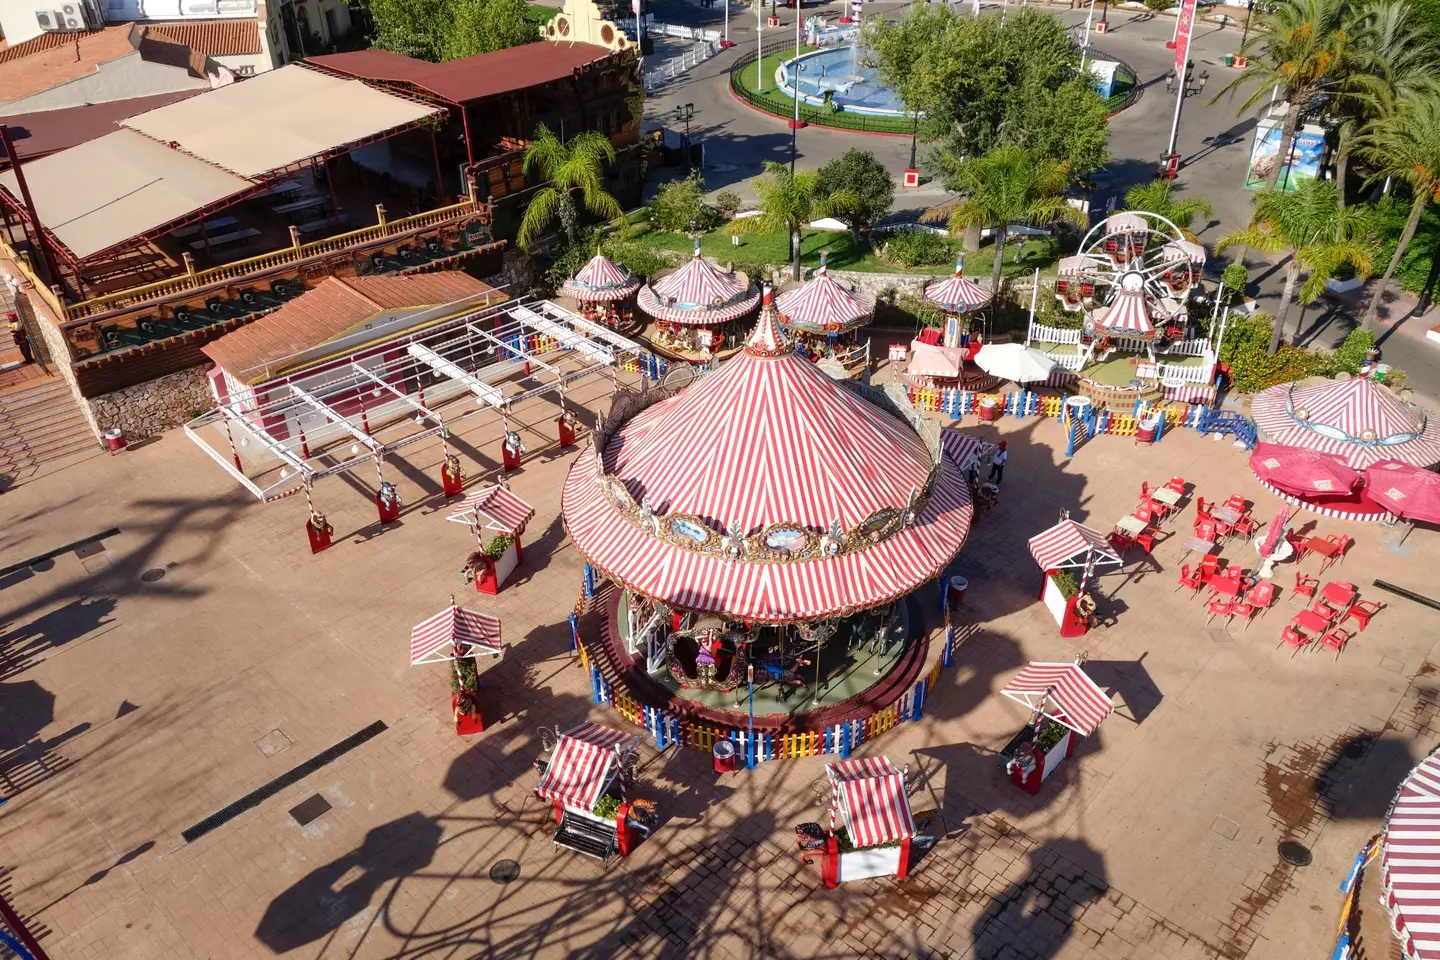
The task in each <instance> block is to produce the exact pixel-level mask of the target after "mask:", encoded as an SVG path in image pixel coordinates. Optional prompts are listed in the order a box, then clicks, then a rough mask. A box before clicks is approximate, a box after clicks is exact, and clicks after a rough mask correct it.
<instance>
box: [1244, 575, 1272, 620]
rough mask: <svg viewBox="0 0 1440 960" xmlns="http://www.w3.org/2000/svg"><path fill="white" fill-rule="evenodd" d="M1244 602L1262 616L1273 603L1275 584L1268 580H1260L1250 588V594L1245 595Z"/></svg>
mask: <svg viewBox="0 0 1440 960" xmlns="http://www.w3.org/2000/svg"><path fill="white" fill-rule="evenodd" d="M1245 602H1246V603H1248V604H1250V606H1252V607H1254V608H1255V609H1257V610H1259V611H1260V615H1261V616H1264V615H1265V611H1267V610H1269V609H1270V605H1271V604H1272V603H1274V602H1275V584H1273V583H1271V582H1270V581H1269V580H1261V581H1260V582H1259V583H1257V584H1255V586H1253V587H1251V588H1250V592H1249V593H1248V594H1246V595H1245Z"/></svg>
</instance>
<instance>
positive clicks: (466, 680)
mask: <svg viewBox="0 0 1440 960" xmlns="http://www.w3.org/2000/svg"><path fill="white" fill-rule="evenodd" d="M454 662H455V665H456V666H457V667H458V668H459V670H458V672H457V671H456V670H455V669H453V668H452V669H451V671H450V692H451V693H459V692H460V689H461V686H462V684H463V686H464V689H466V690H474V689H476V686H475V685H476V683H477V682H478V681H477V674H476V672H475V658H474V657H465V658H463V659H460V660H456V661H454Z"/></svg>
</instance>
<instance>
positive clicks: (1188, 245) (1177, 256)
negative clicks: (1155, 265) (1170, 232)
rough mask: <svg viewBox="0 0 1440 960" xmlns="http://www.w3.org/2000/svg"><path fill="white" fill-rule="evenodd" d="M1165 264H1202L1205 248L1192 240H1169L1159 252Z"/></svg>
mask: <svg viewBox="0 0 1440 960" xmlns="http://www.w3.org/2000/svg"><path fill="white" fill-rule="evenodd" d="M1160 256H1161V258H1162V259H1163V260H1164V261H1165V262H1166V263H1185V262H1187V261H1188V262H1190V263H1204V262H1205V248H1204V247H1202V246H1201V245H1200V244H1198V243H1196V242H1195V241H1193V240H1171V241H1170V242H1169V243H1167V244H1165V246H1164V247H1163V248H1162V249H1161V251H1160Z"/></svg>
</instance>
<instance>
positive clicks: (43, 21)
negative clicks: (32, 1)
mask: <svg viewBox="0 0 1440 960" xmlns="http://www.w3.org/2000/svg"><path fill="white" fill-rule="evenodd" d="M56 6H57V4H56V3H55V2H54V0H48V2H46V4H45V7H44V9H37V10H36V11H35V22H36V23H38V24H39V25H40V29H41V30H44V31H46V32H49V33H54V32H59V31H66V30H88V29H90V24H89V23H87V22H86V20H85V16H86V14H85V8H84V6H83V5H82V3H81V0H69V2H63V0H62V2H61V3H59V4H58V6H59V8H60V9H58V10H57V9H55V7H56Z"/></svg>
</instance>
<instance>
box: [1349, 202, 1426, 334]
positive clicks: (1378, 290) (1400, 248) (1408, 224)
mask: <svg viewBox="0 0 1440 960" xmlns="http://www.w3.org/2000/svg"><path fill="white" fill-rule="evenodd" d="M1425 196H1426V195H1425V194H1423V193H1420V192H1418V191H1417V192H1416V196H1415V199H1414V200H1412V201H1411V202H1410V216H1409V218H1408V219H1407V220H1406V221H1405V229H1404V230H1401V231H1400V240H1399V242H1398V243H1396V244H1395V254H1394V255H1393V256H1392V257H1391V258H1390V264H1389V266H1387V267H1386V268H1385V275H1384V276H1383V277H1381V278H1380V282H1379V283H1377V284H1376V285H1375V292H1374V293H1372V294H1371V295H1370V305H1369V306H1368V307H1366V308H1365V322H1366V323H1367V324H1369V323H1373V322H1374V320H1375V311H1377V310H1379V309H1380V300H1381V298H1382V297H1384V296H1385V290H1386V288H1388V287H1389V286H1390V278H1391V277H1393V276H1394V275H1395V268H1396V267H1398V266H1400V258H1401V257H1403V256H1405V251H1406V250H1407V249H1408V248H1409V246H1410V241H1411V240H1412V239H1414V237H1415V230H1416V228H1417V227H1419V226H1420V217H1421V216H1422V215H1423V214H1424V213H1425V208H1426V207H1427V206H1429V201H1428V200H1426V199H1425Z"/></svg>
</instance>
